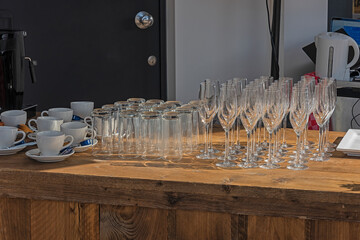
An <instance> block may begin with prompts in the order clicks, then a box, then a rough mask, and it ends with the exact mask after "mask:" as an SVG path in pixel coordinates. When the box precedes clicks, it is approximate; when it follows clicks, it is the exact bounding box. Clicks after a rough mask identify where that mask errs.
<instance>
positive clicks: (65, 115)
mask: <svg viewBox="0 0 360 240" xmlns="http://www.w3.org/2000/svg"><path fill="white" fill-rule="evenodd" d="M73 113H74V111H73V110H72V109H71V108H50V109H49V110H48V111H42V112H41V116H42V117H44V116H46V115H45V114H47V115H48V116H50V117H56V118H61V119H63V120H64V122H71V119H72V117H73Z"/></svg>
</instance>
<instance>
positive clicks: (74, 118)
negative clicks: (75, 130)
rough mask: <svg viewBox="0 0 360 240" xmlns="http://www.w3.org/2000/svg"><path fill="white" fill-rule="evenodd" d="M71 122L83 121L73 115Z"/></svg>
mask: <svg viewBox="0 0 360 240" xmlns="http://www.w3.org/2000/svg"><path fill="white" fill-rule="evenodd" d="M72 120H73V121H81V120H83V119H82V118H81V117H79V116H76V115H73V117H72Z"/></svg>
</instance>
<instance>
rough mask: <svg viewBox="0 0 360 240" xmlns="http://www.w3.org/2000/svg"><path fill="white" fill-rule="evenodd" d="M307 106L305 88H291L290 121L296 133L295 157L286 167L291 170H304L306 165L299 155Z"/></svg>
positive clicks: (307, 99)
mask: <svg viewBox="0 0 360 240" xmlns="http://www.w3.org/2000/svg"><path fill="white" fill-rule="evenodd" d="M308 108H309V94H308V90H307V89H302V88H301V87H296V88H293V92H292V97H291V106H290V123H291V126H292V127H293V129H294V132H295V133H296V146H297V151H296V157H295V160H294V161H293V163H292V164H291V165H288V166H287V168H288V169H292V170H304V169H307V168H308V167H307V166H306V165H304V162H303V161H301V160H300V155H301V149H300V148H301V142H300V136H301V134H302V132H303V131H304V129H305V127H306V123H307V117H308Z"/></svg>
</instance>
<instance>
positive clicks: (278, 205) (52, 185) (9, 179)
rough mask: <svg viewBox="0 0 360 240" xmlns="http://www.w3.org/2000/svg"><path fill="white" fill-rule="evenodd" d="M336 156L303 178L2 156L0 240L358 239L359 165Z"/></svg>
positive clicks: (190, 162) (78, 157) (280, 172)
mask: <svg viewBox="0 0 360 240" xmlns="http://www.w3.org/2000/svg"><path fill="white" fill-rule="evenodd" d="M317 134H318V133H317V132H316V131H309V136H310V139H312V140H314V141H317ZM344 134H345V133H339V132H331V133H330V141H337V142H339V140H340V139H341V137H343V136H344ZM287 136H288V139H289V142H290V143H294V141H295V136H294V133H293V131H291V130H289V131H288V132H287ZM214 139H215V142H216V143H217V144H223V140H224V133H223V132H222V131H219V132H217V133H215V134H214ZM243 140H245V139H243ZM28 149H29V148H26V150H28ZM333 154H334V157H332V158H331V159H330V160H329V161H327V162H309V163H308V166H309V169H308V170H304V171H292V170H288V169H286V165H287V163H282V164H281V168H280V169H276V170H265V169H260V168H256V169H240V168H234V169H219V168H217V167H215V165H214V163H215V160H208V161H205V160H198V159H196V158H194V156H186V157H185V158H184V159H183V160H182V161H181V162H178V163H169V162H165V161H161V160H159V161H144V160H132V161H130V160H128V161H126V160H106V161H104V160H97V159H94V158H93V157H92V156H91V154H90V151H88V152H85V153H77V154H74V155H73V156H71V157H70V158H69V159H67V160H65V161H63V162H59V163H50V164H44V163H38V162H36V161H34V160H31V159H29V158H27V157H26V156H25V151H22V152H20V153H18V154H16V155H11V156H0V194H1V197H0V211H1V215H0V239H86V240H87V239H156V240H161V239H210V240H213V239H304V240H305V239H306V240H307V239H360V158H355V157H347V156H345V155H344V154H342V153H340V152H334V153H333Z"/></svg>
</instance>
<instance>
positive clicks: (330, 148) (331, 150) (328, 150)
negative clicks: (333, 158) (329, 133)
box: [325, 147, 335, 152]
mask: <svg viewBox="0 0 360 240" xmlns="http://www.w3.org/2000/svg"><path fill="white" fill-rule="evenodd" d="M325 151H326V152H335V149H334V148H332V147H326V148H325Z"/></svg>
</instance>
